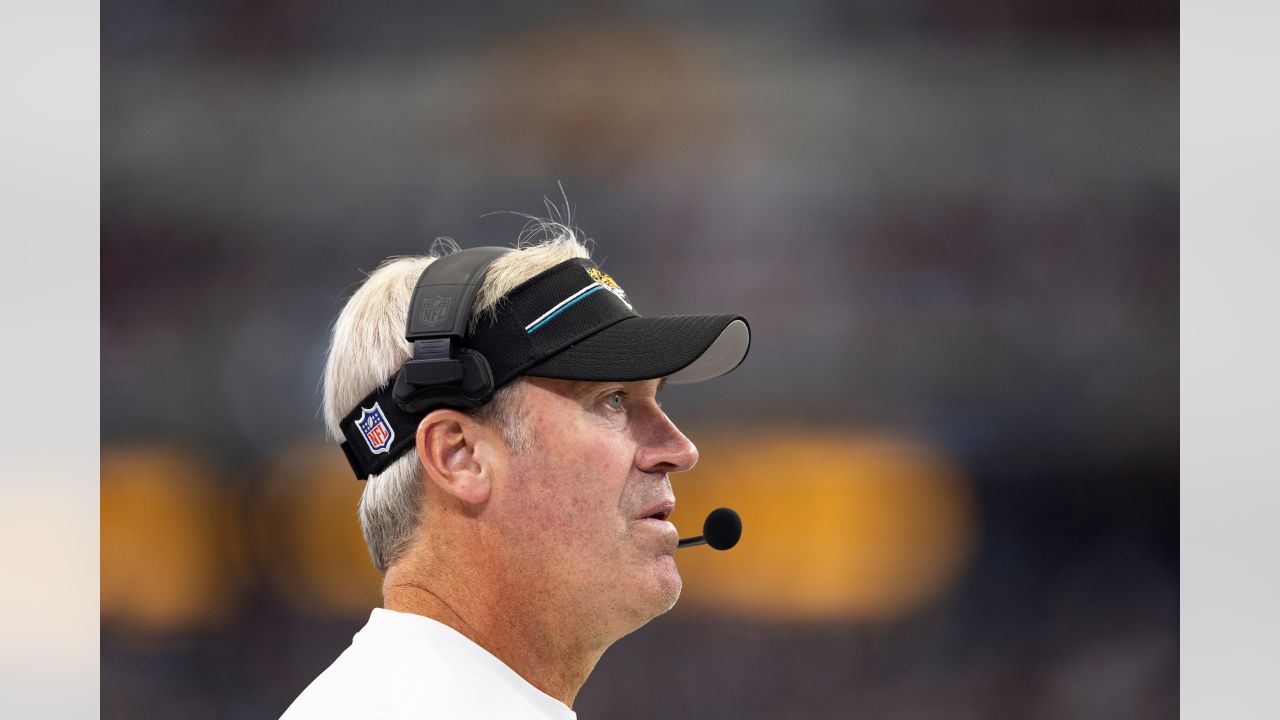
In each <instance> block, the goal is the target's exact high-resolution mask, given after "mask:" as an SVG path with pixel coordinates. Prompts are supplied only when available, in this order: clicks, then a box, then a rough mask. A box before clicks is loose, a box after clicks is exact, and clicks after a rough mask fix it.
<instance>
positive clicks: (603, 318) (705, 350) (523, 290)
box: [468, 259, 751, 387]
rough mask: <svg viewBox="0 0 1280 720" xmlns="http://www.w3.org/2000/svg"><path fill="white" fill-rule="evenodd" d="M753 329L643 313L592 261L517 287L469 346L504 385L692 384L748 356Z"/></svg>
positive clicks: (707, 318)
mask: <svg viewBox="0 0 1280 720" xmlns="http://www.w3.org/2000/svg"><path fill="white" fill-rule="evenodd" d="M750 344H751V330H750V328H749V326H748V325H747V321H746V319H744V318H743V317H742V316H740V315H667V316H659V317H641V316H640V315H639V313H637V312H636V311H635V309H634V308H633V307H632V306H631V302H630V300H629V299H628V298H627V296H626V293H625V292H623V290H622V288H621V287H619V286H618V284H617V283H616V282H614V280H613V278H611V277H609V276H608V275H605V274H604V273H602V272H600V269H599V268H597V267H596V266H595V264H594V263H592V262H591V261H590V260H585V259H573V260H566V261H565V262H562V263H560V264H559V265H556V266H555V267H552V268H550V269H549V270H546V271H545V272H542V273H540V274H538V275H537V276H535V277H534V278H532V279H530V280H529V281H528V282H526V283H524V284H523V285H521V286H520V287H518V288H516V289H515V290H513V291H512V292H511V293H510V295H508V296H507V298H505V299H504V300H503V301H502V302H501V303H500V305H499V307H498V311H497V313H496V315H495V317H494V318H493V320H492V321H490V320H488V319H481V320H480V321H479V324H478V325H477V327H476V329H475V331H474V333H473V335H472V337H471V339H470V341H469V342H468V346H469V347H471V348H473V349H475V350H478V351H480V352H481V353H482V354H484V356H485V357H486V358H487V359H488V360H489V364H490V366H491V367H492V368H493V375H494V381H495V385H496V386H497V387H501V386H503V385H505V384H507V383H508V382H510V381H511V380H514V379H515V378H516V377H517V376H519V375H534V376H537V377H549V378H559V379H563V380H601V381H606V380H618V381H631V380H651V379H654V378H667V381H668V382H671V383H691V382H698V381H701V380H710V379H711V378H714V377H718V376H720V375H723V374H725V373H727V372H729V371H730V370H733V369H734V368H735V367H737V366H738V365H739V364H741V363H742V360H743V358H745V357H746V355H747V348H748V346H749V345H750Z"/></svg>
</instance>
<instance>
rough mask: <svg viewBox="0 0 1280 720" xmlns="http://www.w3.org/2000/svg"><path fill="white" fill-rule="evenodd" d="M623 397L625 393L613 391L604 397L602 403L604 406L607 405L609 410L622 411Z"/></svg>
mask: <svg viewBox="0 0 1280 720" xmlns="http://www.w3.org/2000/svg"><path fill="white" fill-rule="evenodd" d="M624 395H626V393H624V392H622V391H621V390H615V391H614V392H611V393H609V394H608V395H607V396H605V399H604V403H605V405H608V406H609V409H611V410H622V409H623V408H622V398H623V396H624Z"/></svg>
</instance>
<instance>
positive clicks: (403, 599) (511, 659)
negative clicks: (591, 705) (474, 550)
mask: <svg viewBox="0 0 1280 720" xmlns="http://www.w3.org/2000/svg"><path fill="white" fill-rule="evenodd" d="M452 570H453V569H452V568H449V567H447V565H446V564H444V563H433V562H430V561H427V560H425V559H418V560H417V561H408V562H404V563H397V564H396V565H394V566H392V567H391V568H389V569H388V570H387V574H386V578H385V579H384V581H383V584H382V595H383V606H384V607H386V609H388V610H395V611H397V612H405V613H412V614H415V615H422V616H424V617H429V618H431V619H432V620H436V621H438V622H441V623H444V624H445V625H448V626H449V627H451V628H453V629H454V630H457V631H458V632H459V633H462V634H463V635H464V636H466V637H467V638H468V639H470V640H471V641H472V642H474V643H476V644H477V645H479V646H480V647H482V648H484V649H485V650H487V651H488V652H489V653H490V654H492V655H493V656H494V657H496V658H498V659H499V660H501V661H502V662H503V663H504V664H505V665H506V666H507V667H509V668H511V669H512V670H514V671H515V672H516V673H517V674H519V675H520V676H521V677H523V678H524V679H525V680H527V681H528V682H529V684H530V685H533V686H534V687H536V688H538V689H539V690H541V691H542V692H544V693H546V694H547V695H549V696H551V697H553V698H555V699H557V700H559V701H560V702H562V703H564V704H565V706H566V707H569V708H572V707H573V701H574V699H575V698H576V697H577V695H578V691H579V690H581V689H582V685H583V684H584V683H585V682H586V680H587V676H588V675H590V674H591V671H592V670H593V669H594V668H595V666H596V663H597V662H598V661H599V660H600V656H601V655H603V654H604V650H605V648H606V647H607V644H601V643H594V644H592V643H583V642H581V641H580V639H579V638H575V637H573V636H572V635H571V634H570V633H568V632H567V630H568V628H567V627H566V626H565V620H566V619H569V615H570V612H569V611H568V610H567V609H566V608H563V607H561V608H550V610H552V612H551V613H545V612H544V613H540V612H539V609H540V608H542V607H544V606H543V605H542V604H540V603H538V602H537V601H534V602H527V601H528V600H529V598H530V594H525V593H513V592H512V591H510V590H507V591H506V592H502V593H497V592H487V591H486V589H488V588H493V587H494V586H495V584H494V583H492V582H485V581H484V580H483V579H481V578H472V577H465V578H464V577H458V575H457V574H456V573H455V572H452ZM468 575H471V573H468ZM513 597H514V598H519V599H520V600H521V601H522V602H520V603H512V602H511V600H512V599H513Z"/></svg>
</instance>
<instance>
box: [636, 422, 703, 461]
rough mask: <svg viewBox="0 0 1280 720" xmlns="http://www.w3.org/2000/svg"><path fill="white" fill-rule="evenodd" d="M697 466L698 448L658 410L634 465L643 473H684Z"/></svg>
mask: <svg viewBox="0 0 1280 720" xmlns="http://www.w3.org/2000/svg"><path fill="white" fill-rule="evenodd" d="M697 464H698V448H697V446H695V445H694V444H693V441H691V440H690V439H689V438H687V437H685V435H684V433H682V432H680V428H678V427H676V425H675V423H673V422H671V418H669V417H667V414H666V413H664V412H662V410H658V411H657V413H656V417H655V419H654V427H653V428H652V429H651V433H650V435H649V441H648V442H645V443H642V444H641V446H640V449H639V451H638V452H637V453H636V465H637V467H639V469H641V470H643V471H645V472H662V473H673V472H684V471H685V470H689V469H692V468H693V466H694V465H697Z"/></svg>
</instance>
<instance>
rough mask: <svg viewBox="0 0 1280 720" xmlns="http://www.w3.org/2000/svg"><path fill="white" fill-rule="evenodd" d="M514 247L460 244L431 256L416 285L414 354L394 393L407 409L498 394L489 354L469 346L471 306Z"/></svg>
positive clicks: (469, 403)
mask: <svg viewBox="0 0 1280 720" xmlns="http://www.w3.org/2000/svg"><path fill="white" fill-rule="evenodd" d="M508 252H510V249H509V248H500V247H478V248H470V249H467V250H459V251H458V252H455V253H453V254H451V255H446V256H444V257H442V258H439V259H437V260H434V261H432V263H431V264H430V265H428V266H427V268H426V269H425V270H423V271H422V275H420V276H418V284H417V285H415V286H414V288H413V299H412V300H411V301H410V303H409V317H408V319H407V320H406V322H405V339H406V340H408V341H409V342H411V343H413V357H412V358H410V359H409V360H406V361H405V363H404V365H403V366H401V368H400V371H399V372H398V373H396V379H395V389H394V390H393V391H392V396H393V397H394V398H395V401H396V404H397V405H399V406H400V409H402V410H404V411H405V412H410V413H414V414H421V413H424V412H426V411H427V410H428V409H434V408H436V407H456V408H460V409H471V408H476V407H479V406H481V405H483V404H485V403H487V402H489V400H490V399H492V398H493V391H494V387H493V371H492V370H491V369H490V368H489V361H488V360H487V359H485V357H484V355H481V354H480V353H478V352H476V351H475V350H472V349H470V348H467V347H465V341H466V338H467V335H468V334H469V332H470V330H471V319H472V318H471V316H472V308H473V307H474V306H475V300H476V294H477V293H479V292H480V285H481V284H482V283H483V282H484V276H485V273H486V272H487V271H488V269H489V266H490V265H492V264H493V261H494V260H497V259H498V258H500V257H502V256H503V255H505V254H507V253H508Z"/></svg>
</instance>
